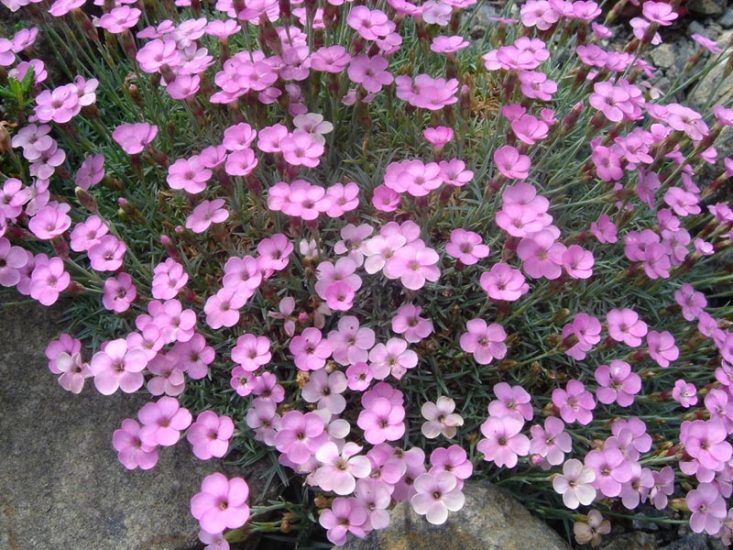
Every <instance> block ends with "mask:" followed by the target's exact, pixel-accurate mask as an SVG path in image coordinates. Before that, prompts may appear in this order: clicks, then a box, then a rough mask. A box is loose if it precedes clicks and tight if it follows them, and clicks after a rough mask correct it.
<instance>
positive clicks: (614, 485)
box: [585, 449, 633, 497]
mask: <svg viewBox="0 0 733 550" xmlns="http://www.w3.org/2000/svg"><path fill="white" fill-rule="evenodd" d="M585 465H586V466H587V467H588V468H590V469H592V470H593V472H594V473H595V476H596V479H595V481H594V483H593V486H594V487H595V488H596V489H598V490H599V491H600V492H601V493H602V494H603V495H604V496H607V497H617V496H619V495H620V494H621V489H622V488H623V484H624V483H626V482H627V481H630V480H631V477H632V475H633V471H632V469H631V464H630V463H629V462H628V461H627V460H626V457H624V455H623V454H622V453H621V451H619V450H618V449H605V450H602V451H598V450H595V451H591V452H589V453H588V454H587V455H586V456H585Z"/></svg>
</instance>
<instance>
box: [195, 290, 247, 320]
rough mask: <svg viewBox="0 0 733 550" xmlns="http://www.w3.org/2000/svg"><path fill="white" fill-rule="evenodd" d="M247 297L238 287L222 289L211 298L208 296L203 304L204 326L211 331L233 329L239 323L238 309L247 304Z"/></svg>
mask: <svg viewBox="0 0 733 550" xmlns="http://www.w3.org/2000/svg"><path fill="white" fill-rule="evenodd" d="M247 299H248V297H247V295H246V294H242V293H241V292H240V291H239V290H238V287H229V288H226V287H225V288H222V289H221V290H220V291H219V292H217V293H216V294H214V295H213V296H209V299H208V300H206V304H204V313H206V324H207V325H209V326H210V327H211V328H213V329H218V328H221V327H233V326H234V325H236V324H237V323H238V322H239V309H240V308H241V307H243V306H244V304H245V303H247Z"/></svg>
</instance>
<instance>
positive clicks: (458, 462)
mask: <svg viewBox="0 0 733 550" xmlns="http://www.w3.org/2000/svg"><path fill="white" fill-rule="evenodd" d="M430 464H431V466H432V467H431V468H430V473H432V474H436V473H439V472H450V473H452V474H453V475H454V476H456V477H457V478H458V479H459V480H460V481H465V480H466V479H468V478H469V477H471V474H472V473H473V464H471V461H470V460H469V459H468V454H467V453H466V451H465V450H464V449H463V447H461V446H460V445H451V446H450V447H447V448H445V447H438V448H437V449H435V450H434V451H433V452H432V453H430ZM460 481H459V485H460Z"/></svg>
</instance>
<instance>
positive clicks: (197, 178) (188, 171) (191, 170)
mask: <svg viewBox="0 0 733 550" xmlns="http://www.w3.org/2000/svg"><path fill="white" fill-rule="evenodd" d="M123 148H124V147H123ZM128 152H129V151H128ZM211 176H212V171H211V170H209V169H208V168H206V167H204V166H203V165H202V164H201V162H200V161H199V158H198V157H196V156H193V157H191V158H188V159H178V160H177V161H176V162H174V163H173V164H171V165H170V166H169V167H168V176H167V177H166V183H168V187H170V188H171V189H176V190H183V191H186V193H190V194H192V195H195V194H197V193H201V192H202V191H204V190H205V189H206V182H208V181H209V180H210V179H211Z"/></svg>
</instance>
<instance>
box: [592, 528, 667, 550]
mask: <svg viewBox="0 0 733 550" xmlns="http://www.w3.org/2000/svg"><path fill="white" fill-rule="evenodd" d="M658 547H659V545H658V544H657V538H656V537H655V536H654V535H653V534H651V533H645V532H643V531H635V532H633V533H625V534H623V535H617V536H614V535H608V542H607V543H606V544H604V545H603V546H602V549H603V550H657V548H658Z"/></svg>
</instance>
